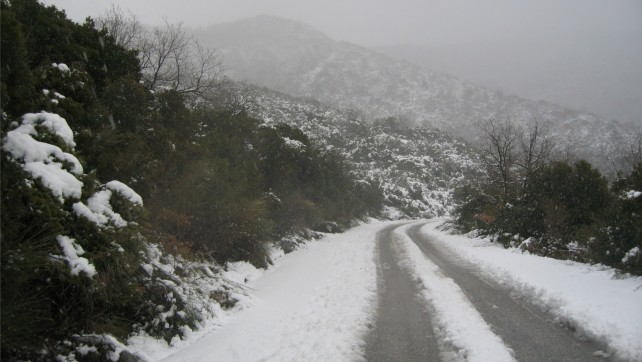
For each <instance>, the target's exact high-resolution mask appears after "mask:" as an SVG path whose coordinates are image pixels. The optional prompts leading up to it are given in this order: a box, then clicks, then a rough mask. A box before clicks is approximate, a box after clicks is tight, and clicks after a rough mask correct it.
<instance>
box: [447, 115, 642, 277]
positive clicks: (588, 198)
mask: <svg viewBox="0 0 642 362" xmlns="http://www.w3.org/2000/svg"><path fill="white" fill-rule="evenodd" d="M489 127H491V128H492V130H491V131H490V132H488V133H486V135H487V139H486V140H487V143H486V147H485V148H482V149H481V153H482V157H481V159H482V160H483V161H484V166H485V167H486V170H487V175H486V176H487V177H486V178H485V179H483V180H478V182H475V183H471V184H469V185H467V186H466V187H462V188H460V189H458V190H456V193H455V196H456V198H457V199H458V200H459V202H460V203H461V204H460V206H459V207H458V209H457V212H456V216H457V220H456V221H457V224H458V225H459V226H460V227H461V228H462V229H463V230H464V231H470V230H473V229H477V230H481V231H482V232H483V233H485V234H489V235H493V236H494V240H496V241H497V242H500V243H502V244H503V245H505V246H513V247H519V248H522V249H525V250H528V251H529V252H532V253H536V254H539V255H544V256H551V257H555V258H564V259H566V258H568V259H573V260H582V261H589V262H594V263H603V264H606V265H610V266H614V267H617V268H620V269H622V270H624V271H628V272H632V273H636V274H640V273H642V253H640V248H642V192H641V191H642V178H641V177H640V174H641V172H642V163H639V164H637V165H636V166H635V167H634V168H633V170H632V171H631V172H630V174H628V175H624V174H622V175H620V178H619V179H618V180H617V181H616V182H615V183H614V184H613V185H611V187H609V184H608V182H607V180H606V179H605V178H604V177H603V176H602V175H601V174H600V172H599V171H598V170H596V169H595V168H593V167H592V166H591V165H590V164H589V163H588V162H586V161H578V162H575V163H574V164H569V163H568V162H564V161H552V160H548V161H547V160H546V157H542V158H541V159H539V161H538V162H537V163H533V162H520V160H522V161H523V160H529V159H533V157H531V156H532V155H533V154H537V152H535V153H534V152H532V150H534V149H542V148H541V147H540V146H538V142H541V140H540V141H532V142H522V143H521V145H530V146H529V147H519V146H518V145H519V144H520V142H519V140H520V139H522V140H523V139H530V140H533V139H536V138H534V137H526V138H524V137H523V134H520V133H519V132H516V131H515V129H514V128H513V127H511V126H510V125H507V124H503V125H501V124H498V123H495V124H493V123H492V122H491V123H490V126H486V128H485V129H486V130H488V129H489ZM533 129H534V128H531V131H532V130H533ZM530 135H531V136H532V135H533V133H532V132H530ZM540 136H541V135H540ZM538 147H540V148H538ZM529 155H530V156H529ZM528 164H530V165H531V166H532V167H529V168H525V167H522V165H528Z"/></svg>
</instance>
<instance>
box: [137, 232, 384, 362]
mask: <svg viewBox="0 0 642 362" xmlns="http://www.w3.org/2000/svg"><path fill="white" fill-rule="evenodd" d="M382 225H384V224H383V223H382V222H379V221H372V222H370V223H368V224H366V225H362V226H359V227H356V228H353V229H351V230H349V231H348V232H346V233H343V234H335V235H328V236H326V237H324V238H323V239H320V240H317V241H311V242H309V243H307V244H306V245H305V246H303V247H302V248H301V249H298V250H296V251H294V252H292V253H290V254H286V255H284V256H282V257H281V258H280V259H279V260H278V261H277V262H276V264H275V265H274V266H273V267H271V268H269V269H268V270H267V272H265V274H264V275H262V276H260V277H258V275H257V274H256V272H255V271H256V270H255V269H254V271H252V270H253V268H251V267H249V268H247V269H246V270H244V269H243V268H241V269H239V268H235V272H234V273H236V274H238V275H237V276H236V278H235V279H237V280H238V281H239V282H244V281H245V280H246V279H249V281H248V282H247V285H248V286H250V287H251V288H253V290H254V293H253V295H254V296H253V298H251V299H249V300H247V301H245V303H247V308H245V309H244V310H242V311H240V312H237V313H234V314H231V315H227V316H221V317H220V318H219V320H218V321H217V323H215V324H214V325H213V326H212V327H211V328H210V330H209V331H205V332H200V331H199V332H196V333H194V334H193V335H194V338H193V340H190V339H188V340H186V341H175V342H178V343H175V345H174V347H173V348H171V349H167V348H160V344H159V345H156V347H154V348H156V349H153V348H149V347H150V346H147V349H146V350H144V351H141V352H144V354H145V355H147V356H148V358H149V359H150V360H160V359H162V358H163V357H165V356H167V355H168V354H169V353H172V352H175V353H174V354H172V355H171V356H169V357H167V358H166V359H165V361H211V360H213V359H215V360H216V361H354V360H362V359H363V348H364V342H363V341H364V337H365V335H366V334H367V332H368V327H367V325H368V323H371V322H372V318H373V316H372V311H373V310H374V309H376V295H377V272H376V266H375V263H374V250H375V242H374V241H375V235H376V233H377V231H379V230H380V229H381V227H382ZM228 277H232V278H234V276H233V275H229V276H228ZM256 277H258V279H256V280H253V279H254V278H256ZM199 337H200V338H199ZM142 347H144V346H142ZM177 349H178V350H177ZM141 354H142V353H141Z"/></svg>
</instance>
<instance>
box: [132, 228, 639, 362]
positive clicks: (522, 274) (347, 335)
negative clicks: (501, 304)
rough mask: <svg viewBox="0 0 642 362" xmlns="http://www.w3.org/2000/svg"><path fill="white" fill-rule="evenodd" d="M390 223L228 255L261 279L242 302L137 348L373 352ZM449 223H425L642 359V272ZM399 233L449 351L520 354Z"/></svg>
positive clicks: (476, 260)
mask: <svg viewBox="0 0 642 362" xmlns="http://www.w3.org/2000/svg"><path fill="white" fill-rule="evenodd" d="M390 224H391V223H390V222H378V221H371V222H370V223H368V224H366V225H362V226H359V227H356V228H353V229H351V230H349V231H348V232H346V233H344V234H335V235H328V236H326V237H324V238H323V239H321V240H318V241H312V242H309V243H308V244H306V245H305V246H303V247H302V248H301V249H299V250H296V251H294V252H292V253H290V254H286V255H283V256H282V257H281V258H279V259H278V260H277V261H276V262H275V265H273V266H272V267H270V268H269V269H268V270H267V271H263V270H258V269H256V268H254V267H252V266H251V265H249V264H247V263H241V262H239V263H233V264H228V265H227V271H226V272H225V273H224V275H223V276H224V277H225V278H227V279H229V280H231V281H233V282H236V283H239V284H243V285H245V286H247V287H249V288H250V289H248V293H247V295H239V297H240V299H239V303H237V306H236V307H235V308H233V309H231V310H228V311H224V310H222V309H220V307H219V308H218V309H217V311H216V313H215V316H214V317H213V318H212V319H211V320H208V321H206V322H205V323H204V326H205V327H204V328H203V329H201V330H199V331H187V332H189V333H187V338H186V339H185V340H180V339H179V338H178V337H176V338H174V340H172V342H171V344H170V345H169V346H168V345H167V344H166V343H164V342H162V341H158V340H154V339H152V338H151V337H148V338H143V337H137V338H136V339H132V340H130V342H129V343H130V346H129V349H130V350H131V351H133V352H135V353H136V355H138V356H141V357H142V358H144V359H147V360H149V361H160V360H164V361H210V360H212V359H215V360H216V361H355V360H357V361H358V360H363V358H364V357H363V356H364V355H363V352H364V351H363V348H364V345H365V342H364V338H365V337H366V336H367V333H368V330H369V329H368V327H367V326H368V324H372V323H374V320H375V315H374V313H375V312H376V296H377V280H376V278H377V277H376V274H377V273H376V266H375V265H376V264H375V258H374V253H375V244H376V243H375V239H376V233H377V232H378V231H379V230H381V229H382V228H384V227H385V226H387V225H390ZM442 224H443V220H435V221H431V222H428V223H427V224H426V225H425V226H424V227H422V229H421V232H422V233H424V234H426V235H428V236H430V237H431V238H432V239H433V240H435V242H436V243H438V244H439V245H440V246H443V247H444V248H445V250H447V251H448V252H450V253H451V254H452V256H453V258H454V259H455V260H461V261H462V262H463V263H466V264H467V265H472V266H473V267H474V268H476V269H478V272H479V274H480V275H481V276H482V277H484V278H488V279H491V280H496V281H497V282H499V284H500V285H502V286H503V287H505V288H507V289H508V290H510V291H511V292H512V293H514V294H515V295H521V296H524V297H525V298H526V299H529V300H531V301H532V302H533V303H535V304H537V305H540V306H541V307H543V308H545V309H547V310H549V311H550V312H551V313H552V314H553V315H555V316H557V318H558V319H559V321H560V322H568V323H570V324H571V325H573V326H574V327H575V328H576V329H577V330H578V332H579V333H582V334H584V335H586V336H588V337H590V338H592V339H596V340H597V341H599V342H602V343H604V344H605V345H606V346H608V348H607V349H606V350H605V352H604V351H596V353H598V352H599V353H601V355H605V356H606V355H610V356H614V357H617V358H621V359H623V360H631V361H640V360H642V339H641V338H640V336H642V314H641V313H640V306H642V278H641V277H632V276H629V275H620V274H618V273H616V271H615V270H614V269H611V268H607V267H604V266H599V265H597V266H596V265H588V264H582V263H577V262H572V261H564V260H556V259H550V258H544V257H539V256H535V255H530V254H526V253H522V252H521V251H519V250H518V249H504V248H502V247H501V246H498V245H497V244H494V243H491V242H490V241H488V240H484V239H481V238H474V237H469V236H462V235H450V234H448V233H447V232H445V231H440V230H439V229H438V228H439V227H440V226H441V225H442ZM409 226H410V224H409V225H408V227H409ZM393 238H394V247H395V248H396V249H397V251H398V252H399V255H400V256H401V265H402V266H403V267H405V268H406V269H407V270H409V271H410V272H411V273H412V275H413V277H414V278H415V280H417V281H418V283H419V284H418V285H419V286H420V288H423V291H422V292H421V294H420V297H421V298H422V299H423V300H424V301H425V302H426V305H427V308H428V309H429V310H431V311H432V312H433V313H434V318H435V319H434V320H435V322H436V323H435V324H436V325H435V329H436V335H437V337H438V338H439V341H438V342H440V343H439V344H440V346H441V348H442V356H443V357H444V358H445V359H446V360H467V361H513V360H514V357H513V355H512V351H511V350H510V348H509V347H507V346H506V345H505V344H504V343H503V342H502V340H501V338H500V337H498V336H497V335H495V334H494V333H493V332H492V330H491V328H490V327H489V326H488V325H487V324H486V323H485V321H484V320H483V318H482V317H481V316H480V315H479V313H478V312H477V311H476V309H475V308H474V306H473V305H472V303H470V301H469V300H468V299H467V297H466V296H465V294H464V293H463V292H462V290H461V289H460V288H459V286H457V284H456V283H455V282H454V281H453V280H452V279H449V278H447V277H445V276H444V275H442V274H441V272H440V270H439V267H438V266H436V265H435V264H434V263H432V262H431V261H430V260H429V259H427V258H426V257H425V256H424V255H423V254H422V253H421V251H420V250H419V249H418V248H417V246H416V245H415V244H414V243H413V242H412V241H411V240H409V238H408V236H407V235H406V234H405V232H404V231H403V229H402V228H400V229H398V230H397V231H395V232H394V233H393ZM216 306H218V305H216ZM215 309H216V308H215Z"/></svg>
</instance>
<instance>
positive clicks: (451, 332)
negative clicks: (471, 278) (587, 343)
mask: <svg viewBox="0 0 642 362" xmlns="http://www.w3.org/2000/svg"><path fill="white" fill-rule="evenodd" d="M410 226H412V224H410V225H407V226H404V227H401V228H397V229H395V231H394V232H393V234H392V237H393V242H394V243H395V244H396V245H398V246H400V248H399V249H400V250H399V254H400V257H401V260H400V265H401V266H402V267H404V268H405V269H407V270H408V271H409V272H410V275H412V276H413V278H414V279H415V280H417V281H418V283H419V286H420V288H421V289H422V290H421V292H420V295H421V297H422V298H423V299H424V302H425V303H426V304H427V305H430V306H431V307H432V309H434V314H435V320H436V322H437V323H436V324H437V325H436V326H435V329H436V332H437V333H436V335H437V338H438V339H439V345H440V347H441V348H442V351H441V352H442V355H443V357H444V359H445V360H459V361H468V362H476V361H479V362H486V361H496V362H500V361H515V359H514V358H513V355H512V350H511V349H510V348H509V347H508V346H506V345H505V344H504V342H503V341H502V339H501V338H500V337H499V336H497V335H496V334H495V333H493V332H492V331H491V329H490V326H489V325H488V324H487V323H486V322H485V321H484V318H483V317H482V316H481V315H480V314H479V312H478V311H477V309H475V307H474V306H473V304H472V303H471V302H470V301H469V300H468V298H467V297H466V295H465V294H464V292H463V291H462V290H461V288H460V287H459V286H458V285H457V284H456V283H455V282H454V281H453V280H452V279H450V278H448V277H446V276H444V275H443V274H442V273H441V271H440V269H439V267H438V266H437V265H435V264H434V263H433V262H432V261H430V260H429V259H428V258H426V256H425V255H423V253H422V252H421V250H420V249H419V247H418V246H417V245H416V244H415V243H414V242H413V241H412V240H411V239H410V238H409V237H408V235H407V234H406V232H405V231H406V230H407V228H408V227H410ZM444 348H446V349H444ZM448 349H451V350H452V349H454V351H449V350H448Z"/></svg>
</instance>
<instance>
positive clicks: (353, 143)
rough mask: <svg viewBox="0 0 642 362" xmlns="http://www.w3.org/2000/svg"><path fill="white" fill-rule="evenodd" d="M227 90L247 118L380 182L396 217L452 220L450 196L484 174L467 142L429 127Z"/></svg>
mask: <svg viewBox="0 0 642 362" xmlns="http://www.w3.org/2000/svg"><path fill="white" fill-rule="evenodd" d="M229 86H230V89H231V90H232V91H233V92H234V93H235V94H236V95H237V98H239V99H243V102H244V103H243V106H244V107H245V108H246V109H247V110H248V112H250V114H252V115H254V116H256V117H257V118H260V119H263V120H265V121H266V124H267V125H274V124H278V123H288V124H291V125H294V126H296V127H298V128H300V129H301V130H303V131H304V132H305V133H306V134H308V135H310V137H311V138H312V139H313V140H314V141H315V142H317V143H319V144H321V145H323V146H324V147H325V148H327V149H333V150H335V151H338V152H340V153H341V154H343V155H345V156H346V158H347V160H348V161H349V162H351V163H352V164H353V165H354V166H356V172H358V173H359V176H360V177H361V178H362V179H365V180H376V181H378V182H381V186H382V188H383V190H384V194H385V198H386V204H387V206H389V207H390V208H391V210H390V211H392V212H393V214H392V215H391V216H393V217H395V215H396V217H401V216H403V214H405V215H406V216H410V217H418V216H423V217H430V216H444V215H448V214H450V212H451V210H452V208H453V206H454V205H453V200H452V190H453V189H454V188H455V187H457V186H459V185H461V184H462V183H463V182H464V180H465V179H466V180H467V179H471V178H475V177H479V175H480V174H481V172H480V169H479V165H478V164H477V162H476V157H477V156H476V155H475V153H474V151H473V149H472V148H471V147H470V146H469V145H468V144H467V143H466V142H465V141H463V140H461V139H457V138H455V137H452V136H450V135H449V134H447V133H445V132H443V131H439V130H437V129H434V128H431V127H429V126H425V125H408V124H404V122H403V121H400V120H398V119H393V118H388V119H379V120H375V121H374V122H370V121H366V120H365V119H364V117H363V115H361V114H359V113H358V112H354V111H341V110H337V109H335V108H332V107H329V106H326V105H323V104H321V103H319V102H316V101H311V100H306V99H302V98H294V97H290V96H288V95H285V94H283V93H279V92H276V91H270V90H267V89H264V88H258V87H254V86H251V85H244V84H238V83H237V84H230V85H229ZM398 211H401V213H402V214H399V213H398Z"/></svg>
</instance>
